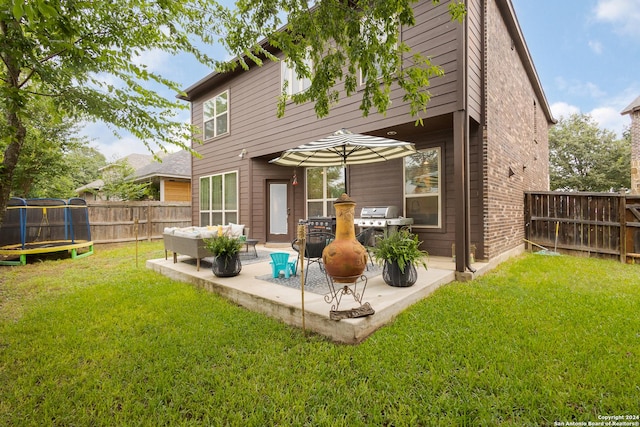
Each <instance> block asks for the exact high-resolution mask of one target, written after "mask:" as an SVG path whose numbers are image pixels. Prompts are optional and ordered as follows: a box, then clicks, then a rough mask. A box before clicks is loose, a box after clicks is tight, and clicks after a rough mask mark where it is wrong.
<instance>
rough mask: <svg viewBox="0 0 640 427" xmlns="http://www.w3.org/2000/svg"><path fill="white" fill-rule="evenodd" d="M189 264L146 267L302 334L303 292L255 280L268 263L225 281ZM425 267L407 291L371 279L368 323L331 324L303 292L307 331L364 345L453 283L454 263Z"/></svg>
mask: <svg viewBox="0 0 640 427" xmlns="http://www.w3.org/2000/svg"><path fill="white" fill-rule="evenodd" d="M258 250H260V251H263V250H264V251H280V252H281V251H283V250H284V251H291V254H292V255H293V256H295V255H297V254H296V253H295V252H293V251H292V250H291V248H290V247H289V248H288V249H287V248H282V247H266V246H264V245H258ZM521 251H522V249H521V248H518V250H516V251H511V252H510V253H507V254H504V255H503V256H501V257H499V259H494V260H492V261H491V262H490V263H480V262H477V263H474V264H473V265H472V267H473V268H474V269H475V270H476V273H474V276H475V277H477V276H478V275H481V274H484V273H485V272H486V271H488V270H490V269H491V268H493V267H495V266H496V265H497V264H498V263H500V262H502V261H504V260H505V259H507V258H508V257H510V256H513V255H515V254H517V253H519V252H521ZM188 260H190V259H189V257H186V256H178V262H177V263H175V264H174V262H173V259H172V257H171V256H169V257H168V259H154V260H149V261H147V268H150V269H152V270H154V271H157V272H159V273H161V274H163V275H165V276H167V277H170V278H172V279H174V280H178V281H181V282H187V283H191V284H194V285H196V286H199V287H202V288H204V289H207V290H209V291H211V292H215V293H217V294H219V295H221V296H223V297H225V298H227V299H229V300H230V301H233V302H234V303H236V304H238V305H240V306H243V307H245V308H247V309H249V310H252V311H256V312H259V313H263V314H266V315H267V316H270V317H273V318H275V319H278V320H281V321H283V322H285V323H287V324H289V325H293V326H296V327H299V328H302V326H303V325H302V322H303V319H302V318H303V316H302V293H301V291H300V290H299V289H295V288H291V287H288V286H282V285H278V284H275V283H270V282H267V281H264V280H261V279H258V278H257V277H258V276H263V275H265V274H267V273H269V272H270V271H271V267H270V265H269V260H268V258H267V259H265V260H264V261H261V262H255V263H249V264H247V265H245V264H243V266H242V271H241V273H240V274H239V275H238V276H235V277H224V278H220V277H216V276H214V275H213V273H212V271H211V269H210V268H207V267H206V266H207V265H208V264H205V265H204V266H203V267H204V268H201V269H200V271H197V270H196V266H195V265H194V264H193V263H192V262H185V261H188ZM427 264H428V270H426V271H425V270H424V269H422V268H420V269H418V281H417V282H416V284H415V285H413V286H411V287H408V288H396V287H391V286H388V285H387V284H386V283H385V282H384V280H383V278H382V275H377V276H375V277H371V278H370V279H369V280H368V283H367V288H366V291H365V293H364V295H363V298H362V302H363V303H365V302H368V303H369V304H370V305H371V307H372V308H373V309H374V310H375V314H373V315H370V316H366V317H359V318H349V319H343V320H331V319H330V317H329V312H330V309H331V305H330V304H328V303H327V302H325V299H324V296H323V295H320V294H316V293H311V292H305V293H304V314H305V315H304V320H305V325H304V326H305V329H306V330H308V331H312V332H315V333H318V334H321V335H324V336H326V337H328V338H330V339H331V340H333V341H335V342H339V343H347V344H355V343H359V342H361V341H363V340H364V339H365V338H367V337H368V336H369V335H371V334H372V333H373V332H375V331H376V330H377V329H379V328H381V327H382V326H384V325H386V324H387V323H389V322H391V321H392V320H393V319H394V318H395V317H396V316H397V315H398V314H399V313H400V312H401V311H403V310H404V309H406V308H407V307H409V306H410V305H412V304H414V303H416V302H417V301H420V300H421V299H423V298H425V297H427V296H428V295H430V294H431V293H432V292H433V291H435V290H436V289H438V288H439V287H440V286H442V285H445V284H447V283H449V282H452V281H454V280H455V272H454V268H455V265H454V262H453V261H452V260H451V258H444V257H430V258H429V260H428V263H427ZM358 306H359V304H358V303H356V302H355V301H354V300H353V298H352V297H351V296H349V295H345V296H344V298H343V299H342V302H341V303H340V307H339V309H340V310H349V309H351V308H356V307H358Z"/></svg>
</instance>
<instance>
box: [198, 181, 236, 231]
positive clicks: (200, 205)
mask: <svg viewBox="0 0 640 427" xmlns="http://www.w3.org/2000/svg"><path fill="white" fill-rule="evenodd" d="M233 173H235V174H236V196H235V197H236V206H237V208H236V209H225V200H224V186H225V185H226V179H227V178H226V177H225V175H229V174H233ZM216 176H222V209H202V193H201V191H202V184H201V183H202V180H203V179H208V180H209V200H210V201H211V200H212V199H213V197H212V196H213V194H212V191H213V188H212V185H211V179H212V178H213V177H216ZM239 185H240V172H239V171H238V170H231V171H226V172H221V173H216V174H213V175H206V176H201V177H200V178H199V179H198V209H199V213H200V215H199V216H198V223H199V225H200V226H201V227H202V226H203V225H202V214H204V213H206V214H208V215H209V225H226V224H228V223H229V221H227V220H226V217H227V212H228V213H232V212H234V213H235V214H236V218H237V220H239V219H240V188H239ZM214 213H221V214H222V219H223V221H222V222H223V224H213V223H212V215H213V214H214Z"/></svg>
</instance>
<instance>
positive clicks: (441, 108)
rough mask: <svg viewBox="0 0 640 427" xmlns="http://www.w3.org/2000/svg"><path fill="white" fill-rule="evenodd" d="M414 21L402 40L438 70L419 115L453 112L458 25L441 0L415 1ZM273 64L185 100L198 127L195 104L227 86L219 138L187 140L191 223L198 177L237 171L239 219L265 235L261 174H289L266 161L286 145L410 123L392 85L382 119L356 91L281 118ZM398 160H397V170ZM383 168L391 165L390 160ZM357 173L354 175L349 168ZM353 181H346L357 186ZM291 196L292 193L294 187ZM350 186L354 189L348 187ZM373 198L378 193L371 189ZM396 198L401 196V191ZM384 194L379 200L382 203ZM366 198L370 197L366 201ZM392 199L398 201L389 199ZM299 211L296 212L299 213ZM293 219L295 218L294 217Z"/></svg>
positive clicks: (291, 108) (300, 200)
mask: <svg viewBox="0 0 640 427" xmlns="http://www.w3.org/2000/svg"><path fill="white" fill-rule="evenodd" d="M415 12H416V20H417V22H418V24H417V25H416V26H414V27H412V28H405V29H404V30H403V39H404V40H405V41H406V42H407V43H408V44H409V45H410V46H412V47H413V48H414V49H417V50H421V51H424V52H425V53H426V54H428V55H430V56H432V58H433V62H434V63H435V64H437V65H440V66H442V67H443V68H444V70H445V72H446V75H445V76H444V77H440V78H435V79H433V80H432V85H431V88H430V90H431V93H432V94H433V97H432V99H431V102H430V104H429V109H428V111H427V114H426V117H427V118H428V117H435V116H438V115H442V114H445V113H450V112H451V111H454V110H456V109H457V107H456V96H457V83H456V78H457V60H458V57H457V54H456V52H457V36H458V32H459V30H458V29H459V26H460V24H458V23H454V22H451V20H450V17H449V14H448V9H447V4H446V2H444V4H441V5H439V6H437V7H434V6H433V5H432V3H431V1H422V2H420V3H419V4H418V5H417V6H416V8H415ZM280 67H281V66H280V64H279V63H273V62H270V61H265V63H264V65H263V66H262V67H252V68H251V69H249V70H248V71H245V72H240V73H238V74H237V75H236V76H235V77H234V78H232V79H229V80H227V81H226V83H225V84H223V85H220V86H218V87H216V88H214V89H211V90H210V91H208V92H206V93H205V94H202V95H201V96H198V97H197V98H196V99H194V100H193V102H192V110H191V114H192V123H193V124H194V125H196V126H198V127H201V126H202V104H203V102H204V101H205V100H207V99H209V98H211V97H212V96H215V95H217V94H218V93H220V92H222V91H224V90H229V130H230V133H229V134H228V135H225V136H221V137H218V138H215V139H213V140H210V141H205V142H204V143H203V144H202V145H199V144H196V145H194V149H195V150H196V151H198V152H199V153H200V154H201V155H202V158H201V159H197V158H196V159H194V160H193V165H192V174H193V180H192V194H193V222H194V224H198V223H199V206H198V199H199V197H198V194H199V187H200V183H199V178H200V177H202V176H207V175H212V174H217V173H222V172H228V171H232V170H237V171H238V173H239V177H240V218H241V221H243V222H245V223H247V224H249V226H250V227H251V233H252V235H253V237H255V238H258V239H261V240H262V239H264V238H265V232H266V231H265V230H266V229H265V224H264V223H261V224H256V223H250V222H251V221H253V222H256V221H261V222H264V221H263V219H264V218H265V212H264V208H265V205H266V194H265V187H266V179H267V178H269V179H275V178H277V177H285V178H290V177H291V175H292V169H291V168H283V167H280V166H275V165H271V164H268V163H267V160H270V159H272V158H274V157H277V155H278V154H279V153H280V152H281V151H283V150H285V149H287V148H291V147H294V146H296V145H299V144H302V143H304V142H309V141H312V140H314V139H317V138H319V137H323V136H326V135H327V134H329V133H331V132H334V131H335V130H337V129H340V128H344V127H346V128H349V129H350V130H352V131H355V132H372V131H375V130H378V129H381V128H386V127H392V126H397V125H401V124H405V123H411V125H412V126H413V122H414V121H415V118H412V117H411V116H410V115H409V107H408V106H407V105H405V104H404V103H403V102H402V92H401V91H400V90H399V88H397V87H395V88H393V90H392V104H391V107H390V108H389V110H388V111H387V114H386V115H385V116H381V115H379V114H377V113H372V114H371V115H370V116H369V117H368V118H363V117H362V112H361V111H360V110H359V108H358V107H359V103H360V100H361V94H360V93H357V94H355V95H353V96H351V97H349V98H342V99H341V100H340V102H339V104H338V105H336V106H335V107H334V108H333V109H332V110H331V113H330V115H329V116H328V117H326V118H323V119H317V118H316V116H315V113H314V111H313V106H312V105H310V104H306V105H294V104H290V105H288V106H287V111H286V114H285V116H284V117H283V118H281V119H277V118H276V102H277V98H278V95H279V92H280ZM243 148H245V149H246V150H247V152H248V154H247V157H246V158H245V159H244V160H241V159H240V158H239V157H238V154H239V153H240V151H241V150H242V149H243ZM399 164H400V163H398V162H396V166H395V168H396V169H397V168H398V167H399V166H398V165H399ZM382 168H384V169H387V168H394V163H393V162H390V164H389V165H384V166H383V167H382ZM352 173H354V174H356V175H357V172H355V171H352ZM303 175H304V173H303V171H302V170H300V171H299V172H298V179H299V181H300V184H301V185H299V186H297V188H296V189H295V191H296V193H295V197H296V198H295V201H296V209H295V210H296V212H295V214H296V215H297V217H300V218H302V217H304V192H303V189H304V186H303V181H302V180H301V177H302V176H303ZM382 181H384V182H385V184H386V185H388V186H389V187H388V188H389V192H390V193H393V194H394V198H395V199H397V197H398V188H402V176H401V169H400V177H399V178H398V181H397V182H396V183H395V185H396V186H395V187H393V188H392V187H391V182H392V180H382ZM356 182H357V180H356V179H353V180H352V183H353V184H354V185H356ZM301 191H302V193H300V194H298V193H299V192H301ZM353 191H356V192H358V191H359V190H358V189H356V187H354V189H353ZM362 194H364V195H365V199H366V198H367V197H368V198H370V197H371V191H370V190H368V191H363V193H362ZM375 195H376V196H378V195H379V193H378V192H376V193H375ZM400 197H401V194H400ZM383 200H385V199H384V196H383V199H382V200H381V199H378V201H377V203H378V204H379V203H382V202H383ZM372 202H373V201H372ZM394 204H399V205H400V206H401V203H394ZM298 211H300V212H298ZM297 217H296V218H297Z"/></svg>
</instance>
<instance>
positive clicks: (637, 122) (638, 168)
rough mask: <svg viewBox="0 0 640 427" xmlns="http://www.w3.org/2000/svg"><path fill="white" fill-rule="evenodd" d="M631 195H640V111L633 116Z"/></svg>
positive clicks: (633, 113) (632, 114)
mask: <svg viewBox="0 0 640 427" xmlns="http://www.w3.org/2000/svg"><path fill="white" fill-rule="evenodd" d="M630 115H631V194H640V111H634V112H632V113H631V114H630Z"/></svg>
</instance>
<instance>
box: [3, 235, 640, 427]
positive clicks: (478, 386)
mask: <svg viewBox="0 0 640 427" xmlns="http://www.w3.org/2000/svg"><path fill="white" fill-rule="evenodd" d="M134 248H135V246H134V245H126V246H118V247H109V248H104V247H97V248H96V253H95V254H94V255H93V256H90V257H87V258H83V259H78V260H70V259H63V260H50V261H44V262H39V261H37V262H34V263H30V264H29V265H27V266H18V267H0V425H3V426H4V425H7V426H14V425H15V426H22V425H25V426H31V425H32V426H42V425H60V426H71V425H74V426H116V425H117V426H122V425H136V426H160V425H167V426H174V425H177V426H180V425H198V426H200V425H214V426H217V425H234V426H272V425H281V426H289V425H292V426H302V425H309V426H362V425H374V426H416V425H423V426H440V425H442V426H459V425H469V426H496V425H499V426H523V425H524V426H527V425H531V426H538V425H554V423H569V422H572V421H584V422H589V421H590V422H600V421H603V420H604V418H603V417H610V416H623V417H624V416H626V415H629V416H631V417H633V416H635V415H638V414H640V409H638V408H640V266H634V265H622V264H620V263H616V262H613V261H603V260H597V259H584V258H574V257H567V256H562V257H552V256H541V255H525V256H522V257H520V258H517V259H514V260H511V261H509V262H507V263H505V264H503V265H502V266H500V267H499V268H498V269H496V270H494V271H493V272H491V273H489V274H488V275H486V276H484V277H482V278H480V279H478V280H475V281H473V282H469V283H452V284H450V285H447V286H445V287H443V288H441V289H439V290H438V291H436V292H435V293H434V294H433V295H432V296H430V297H429V298H428V299H426V300H424V301H422V302H420V303H418V304H416V305H414V306H413V307H411V308H410V309H408V310H407V311H405V312H404V313H402V314H401V315H400V316H399V317H398V318H397V319H396V321H395V322H394V323H393V324H391V325H388V326H386V327H384V328H382V329H381V330H379V331H378V332H376V333H374V334H373V335H372V336H371V337H370V338H368V339H367V340H366V341H365V342H364V343H362V344H360V345H358V346H345V345H338V344H334V343H331V342H329V341H327V340H325V339H323V338H321V337H318V336H308V337H305V335H304V334H303V333H302V331H301V330H298V329H296V328H293V327H289V326H287V325H284V324H282V323H279V322H278V321H275V320H272V319H270V318H268V317H265V316H263V315H261V314H256V313H252V312H249V311H246V310H245V309H243V308H241V307H237V306H235V305H234V304H232V303H229V302H227V301H226V300H224V299H222V298H220V297H218V296H216V295H213V294H210V293H208V292H206V291H203V290H200V289H196V288H195V287H193V286H191V285H188V284H183V283H179V282H175V281H172V280H169V279H168V278H165V277H163V276H161V275H159V274H157V273H154V272H152V271H149V270H147V269H146V268H145V267H144V259H147V258H159V257H163V256H164V254H163V251H162V246H161V243H150V244H149V243H144V244H140V247H139V253H140V262H139V267H138V268H136V265H135V250H134ZM623 421H624V420H623Z"/></svg>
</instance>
